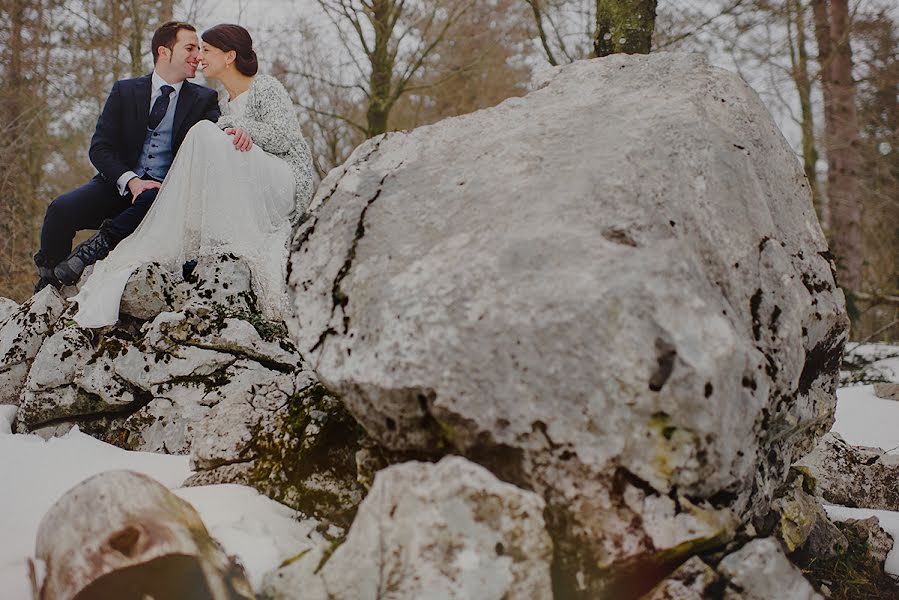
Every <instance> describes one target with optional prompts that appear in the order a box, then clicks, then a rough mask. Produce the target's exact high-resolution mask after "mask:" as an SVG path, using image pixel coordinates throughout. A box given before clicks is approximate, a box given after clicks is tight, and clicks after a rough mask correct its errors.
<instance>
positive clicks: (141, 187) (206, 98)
mask: <svg viewBox="0 0 899 600" xmlns="http://www.w3.org/2000/svg"><path fill="white" fill-rule="evenodd" d="M152 47H153V48H152V49H153V59H154V62H155V67H154V70H153V74H152V75H145V76H144V77H138V78H135V79H123V80H121V81H117V82H116V83H115V84H114V85H113V86H112V91H111V92H110V94H109V97H108V98H107V100H106V105H105V106H104V107H103V113H102V114H101V115H100V118H99V120H98V121H97V129H96V131H95V132H94V136H93V138H91V146H90V153H89V155H90V160H91V163H93V165H94V167H96V169H97V171H98V174H97V175H96V176H95V177H94V178H93V179H91V180H90V181H89V182H88V183H87V184H86V185H83V186H82V187H80V188H78V189H76V190H73V191H71V192H68V193H65V194H63V195H61V196H59V197H58V198H56V200H54V201H53V202H52V203H51V204H50V206H49V207H48V208H47V214H46V216H45V217H44V224H43V227H42V228H41V247H40V250H39V251H38V252H37V254H35V256H34V262H35V264H36V265H37V268H38V276H39V279H38V282H37V285H36V286H35V292H38V291H39V290H41V289H43V288H44V287H46V286H47V285H54V286H59V285H60V284H66V285H71V284H73V283H75V282H76V281H78V279H79V278H80V277H81V274H82V272H83V271H84V269H85V267H87V266H88V265H91V264H93V263H95V262H97V261H98V260H101V259H103V258H104V257H105V256H106V255H107V254H109V251H110V250H112V248H114V247H115V246H116V244H118V243H119V242H120V241H121V240H122V239H124V238H125V237H127V236H128V235H130V234H131V233H132V232H133V231H134V230H135V229H136V228H137V226H138V225H139V224H140V222H141V220H142V219H143V218H144V215H146V214H147V211H148V210H149V209H150V206H151V205H152V203H153V200H154V199H155V198H156V194H157V192H158V191H159V187H160V185H161V182H162V180H163V179H164V178H165V175H166V173H167V172H168V170H169V167H171V165H172V161H173V160H174V157H175V154H176V153H177V152H178V148H179V146H180V145H181V142H182V141H183V140H184V136H185V135H186V134H187V131H188V130H189V129H190V128H191V127H192V126H193V125H195V124H196V123H197V122H199V121H202V120H203V119H208V120H210V121H213V122H215V121H217V120H218V118H219V116H220V111H219V106H218V94H216V92H215V91H214V90H211V89H209V88H205V87H202V86H199V85H195V84H193V83H190V82H189V81H185V80H186V79H189V78H192V77H194V76H195V75H196V71H197V64H198V57H199V52H200V48H199V40H198V39H197V33H196V29H194V27H193V26H192V25H189V24H187V23H180V22H169V23H165V24H164V25H162V26H161V27H160V28H159V29H157V30H156V33H154V34H153V41H152ZM243 133H244V132H236V135H235V139H234V142H235V146H237V145H238V142H241V143H242V142H243V139H242V135H243ZM238 138H240V139H238ZM82 229H99V231H97V233H96V234H94V235H93V236H92V237H91V238H89V239H88V240H87V241H85V242H84V243H82V244H81V245H79V246H78V248H76V249H75V251H74V252H71V250H72V240H73V238H74V237H75V233H76V232H77V231H80V230H82ZM70 252H71V254H69V253H70Z"/></svg>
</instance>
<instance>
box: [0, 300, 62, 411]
mask: <svg viewBox="0 0 899 600" xmlns="http://www.w3.org/2000/svg"><path fill="white" fill-rule="evenodd" d="M64 309H65V306H64V302H63V299H62V298H61V297H60V295H59V294H58V293H57V292H56V290H55V289H54V288H53V286H47V287H45V288H44V289H43V290H41V291H40V292H38V293H37V294H35V295H34V296H32V297H31V299H29V300H28V301H26V302H25V303H24V304H22V306H20V307H19V308H17V309H16V310H15V311H14V312H13V313H11V314H10V315H9V316H8V317H7V318H6V320H5V321H3V323H2V325H0V404H18V403H19V397H20V395H21V393H22V388H23V386H24V385H25V379H26V377H27V376H28V371H29V368H30V365H31V361H32V360H33V359H34V357H35V356H36V355H37V352H38V350H39V349H40V347H41V344H42V343H43V341H44V338H45V337H46V336H47V335H48V334H50V332H51V329H52V327H53V326H54V325H55V324H56V321H57V319H58V318H59V316H60V315H61V314H62V312H63V310H64Z"/></svg>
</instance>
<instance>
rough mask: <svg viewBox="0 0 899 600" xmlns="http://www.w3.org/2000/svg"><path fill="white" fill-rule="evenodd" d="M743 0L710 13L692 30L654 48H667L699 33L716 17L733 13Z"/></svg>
mask: <svg viewBox="0 0 899 600" xmlns="http://www.w3.org/2000/svg"><path fill="white" fill-rule="evenodd" d="M743 2H744V0H736V2H734V3H733V4H732V5H730V6H729V7H728V8H725V9H724V10H722V11H721V12H720V13H718V14H716V15H712V16H711V17H709V18H708V19H706V20H705V21H703V22H702V23H700V24H699V25H698V26H697V27H696V28H695V29H693V30H692V31H687V32H685V33H682V34H680V35H679V36H677V37H675V38H673V39H670V40H668V41H667V42H665V43H664V44H661V45H659V46H658V47H656V48H655V50H661V49H662V48H667V47H668V46H670V45H672V44H676V43H678V42H681V41H683V40H685V39H687V38H688V37H690V36H693V35H696V34H697V33H699V32H700V31H702V30H703V29H705V28H706V27H708V26H709V25H711V24H712V23H713V22H714V21H715V20H716V19H718V18H720V17H723V16H725V15H729V14H731V13H733V12H734V11H735V10H737V9H738V8H739V7H740V5H741V4H743Z"/></svg>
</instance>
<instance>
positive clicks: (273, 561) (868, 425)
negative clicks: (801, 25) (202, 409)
mask: <svg viewBox="0 0 899 600" xmlns="http://www.w3.org/2000/svg"><path fill="white" fill-rule="evenodd" d="M854 352H856V353H858V354H859V355H861V356H867V357H871V356H886V357H891V358H884V359H881V360H879V361H877V363H876V367H877V368H878V369H879V371H878V372H879V373H881V374H883V376H885V377H887V378H888V379H891V380H892V381H896V382H899V347H897V346H885V345H882V344H868V345H866V346H863V347H861V348H859V349H858V350H854ZM15 410H16V409H15V407H14V406H0V481H2V482H3V491H2V493H0V540H2V541H0V590H3V598H4V599H5V600H29V599H30V598H31V591H30V589H29V585H28V581H27V577H26V572H27V571H26V566H25V565H26V563H25V561H26V558H27V557H28V556H30V555H31V554H32V553H33V551H34V539H35V535H36V534H37V528H38V524H39V523H40V520H41V518H43V516H44V513H46V512H47V510H48V509H49V508H50V506H52V505H53V503H54V502H55V501H56V500H57V499H58V498H59V497H60V496H62V494H64V493H65V492H66V491H67V490H68V489H70V488H71V487H72V486H74V485H75V484H77V483H78V482H80V481H82V480H84V479H86V478H88V477H90V476H91V475H95V474H97V473H100V472H103V471H107V470H110V469H131V470H134V471H138V472H140V473H145V474H146V475H149V476H150V477H153V478H154V479H157V480H158V481H160V482H162V483H163V484H165V485H166V486H168V487H170V488H173V489H175V492H176V493H177V494H178V495H179V496H181V497H182V498H184V499H185V500H187V501H188V502H190V503H191V504H192V505H193V506H194V507H195V508H196V509H197V511H198V512H199V513H200V515H201V516H202V517H203V521H204V522H205V523H206V526H207V528H208V529H209V531H210V533H211V534H212V535H213V536H215V537H216V538H217V539H218V540H219V541H220V542H221V543H222V545H223V546H224V547H225V550H226V551H227V552H228V553H229V554H236V555H237V556H238V557H239V558H240V559H241V562H242V563H243V564H244V566H245V567H246V569H247V575H248V576H249V578H250V582H251V583H252V585H253V587H254V588H256V589H257V590H258V588H259V584H260V581H261V578H262V576H263V575H264V574H265V573H266V572H267V571H268V570H270V569H272V568H274V567H276V566H277V565H278V564H280V563H281V562H282V561H283V560H284V559H286V558H289V557H291V556H295V555H296V554H298V553H299V552H301V551H302V550H304V549H305V548H307V547H309V546H310V538H312V539H315V538H317V537H318V534H317V533H315V532H314V531H312V528H313V526H314V522H313V521H299V520H298V519H297V513H296V512H295V511H293V510H291V509H289V508H287V507H285V506H283V505H281V504H278V503H277V502H274V501H273V500H269V499H268V498H266V497H264V496H261V495H260V494H259V493H258V492H256V491H255V490H254V489H252V488H248V487H244V486H239V485H215V486H205V487H198V488H180V489H176V488H178V486H180V485H181V483H182V482H183V481H184V480H185V479H186V478H187V476H188V475H189V474H190V468H189V465H188V459H187V457H186V456H168V455H162V454H152V453H146V452H128V451H126V450H122V449H120V448H116V447H115V446H110V445H109V444H104V443H103V442H100V441H99V440H96V439H94V438H92V437H90V436H88V435H85V434H83V433H81V432H79V431H78V430H77V429H75V430H72V431H70V432H69V433H68V434H66V435H64V436H62V437H59V438H54V439H50V440H47V441H44V440H42V439H41V438H39V437H37V436H35V435H14V434H12V433H11V429H10V427H11V424H12V421H13V419H14V417H15ZM833 430H834V431H836V432H838V433H840V434H841V435H842V436H843V438H844V439H845V440H846V441H847V442H849V443H850V444H854V445H860V446H877V447H880V448H883V449H884V450H892V451H893V453H894V454H897V455H899V402H897V401H895V400H883V399H880V398H877V397H875V396H874V389H873V386H870V385H864V386H862V385H857V386H851V387H844V388H841V389H840V390H839V391H838V392H837V412H836V422H835V423H834V426H833ZM827 511H828V514H829V515H830V516H831V517H832V518H833V519H837V520H844V519H849V518H855V519H860V518H866V517H869V516H871V515H875V516H877V517H878V518H879V519H880V523H881V526H882V527H883V528H884V529H886V530H887V531H888V532H890V533H891V534H892V535H893V537H894V538H896V539H899V512H890V511H883V510H867V509H853V508H845V507H842V506H828V507H827ZM887 571H888V572H890V573H893V574H895V575H899V544H897V546H896V547H895V548H894V549H893V551H892V552H891V553H890V555H889V557H888V559H887Z"/></svg>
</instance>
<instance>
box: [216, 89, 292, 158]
mask: <svg viewBox="0 0 899 600" xmlns="http://www.w3.org/2000/svg"><path fill="white" fill-rule="evenodd" d="M259 77H265V79H264V80H262V81H255V82H254V84H256V90H255V94H256V99H257V100H258V102H257V103H256V105H254V106H253V114H252V115H250V117H254V118H249V117H248V116H247V115H244V116H237V117H236V116H234V115H223V116H222V117H220V118H219V120H218V126H219V128H221V129H227V128H229V127H243V128H244V129H246V130H247V132H248V133H249V134H250V137H251V138H253V143H254V144H256V145H257V146H260V147H261V148H262V149H263V150H265V151H266V152H272V153H275V154H283V153H285V152H287V151H288V150H290V148H291V146H292V145H293V142H294V138H295V137H296V136H297V135H298V133H299V130H300V125H299V123H298V122H297V117H296V113H295V112H294V108H293V102H291V100H290V96H289V95H288V94H287V90H286V89H284V86H283V85H281V83H280V82H279V81H278V80H277V79H275V78H274V77H268V76H262V75H260V76H259Z"/></svg>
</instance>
